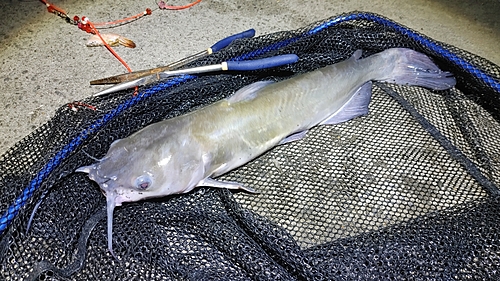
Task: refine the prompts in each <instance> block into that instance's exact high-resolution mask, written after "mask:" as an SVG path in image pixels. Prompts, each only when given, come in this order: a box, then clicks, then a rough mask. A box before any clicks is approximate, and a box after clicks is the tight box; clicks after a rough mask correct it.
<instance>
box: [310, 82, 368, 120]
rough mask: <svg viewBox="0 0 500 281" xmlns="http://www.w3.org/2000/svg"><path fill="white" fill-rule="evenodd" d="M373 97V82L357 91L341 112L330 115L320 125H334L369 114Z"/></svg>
mask: <svg viewBox="0 0 500 281" xmlns="http://www.w3.org/2000/svg"><path fill="white" fill-rule="evenodd" d="M371 97H372V82H371V81H368V82H366V83H365V84H363V85H362V86H361V87H359V89H357V90H356V92H355V93H354V95H353V96H352V97H351V99H349V100H348V101H347V102H346V103H345V104H344V105H343V106H342V107H341V108H340V109H339V110H337V111H336V112H335V113H334V114H332V115H330V116H329V117H328V118H326V119H325V120H324V121H322V122H321V123H319V124H320V125H334V124H339V123H342V122H346V121H349V120H351V119H354V118H356V117H358V116H363V115H366V114H368V105H369V104H370V100H371Z"/></svg>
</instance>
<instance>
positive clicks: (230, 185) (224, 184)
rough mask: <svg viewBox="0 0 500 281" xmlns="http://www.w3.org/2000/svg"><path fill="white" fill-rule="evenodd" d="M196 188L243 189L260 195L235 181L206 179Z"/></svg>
mask: <svg viewBox="0 0 500 281" xmlns="http://www.w3.org/2000/svg"><path fill="white" fill-rule="evenodd" d="M196 186H208V187H217V188H227V189H241V190H245V191H246V192H250V193H259V192H257V191H256V190H255V189H253V188H251V187H248V186H244V185H242V184H241V183H239V182H234V181H218V180H214V179H211V178H206V179H203V180H201V181H200V182H199V183H198V184H197V185H196Z"/></svg>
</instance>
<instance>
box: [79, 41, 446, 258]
mask: <svg viewBox="0 0 500 281" xmlns="http://www.w3.org/2000/svg"><path fill="white" fill-rule="evenodd" d="M360 55H361V53H360V52H356V53H355V55H354V56H353V57H352V58H350V59H348V60H346V61H344V62H340V63H337V64H334V65H330V66H327V67H324V68H321V69H318V70H316V71H312V72H309V73H305V74H301V75H297V76H295V77H293V78H291V79H289V80H285V81H282V82H277V83H267V82H258V83H256V84H252V85H250V86H247V87H245V88H244V89H242V90H240V91H238V92H237V93H236V94H234V95H233V96H231V97H229V98H227V99H223V100H221V101H218V102H216V103H213V104H211V105H209V106H206V107H203V108H201V109H198V110H195V111H193V112H191V113H188V114H185V115H181V116H178V117H175V118H171V119H168V120H164V121H161V122H158V123H155V124H152V125H150V126H147V127H146V128H144V129H143V130H140V131H138V132H136V133H134V134H133V135H131V136H129V137H128V138H125V139H121V140H117V141H115V142H114V143H113V144H112V145H111V147H110V149H109V151H108V153H107V154H106V156H105V157H104V158H103V159H101V161H99V162H98V163H96V164H93V165H91V166H86V167H82V168H80V169H78V170H77V171H82V172H87V173H89V177H90V178H91V179H92V180H94V181H96V182H97V183H99V185H100V186H101V188H102V189H103V190H104V191H105V192H106V196H107V197H108V215H109V216H111V215H112V210H113V208H114V205H120V204H121V203H122V202H128V201H138V200H141V199H144V198H150V197H160V196H166V195H169V194H176V193H185V192H189V191H190V190H192V189H193V188H195V187H196V186H215V187H225V188H243V189H247V188H246V187H244V186H242V185H240V184H238V183H231V182H221V181H216V180H213V179H212V178H213V177H217V176H219V175H221V174H224V173H226V172H228V171H230V170H232V169H234V168H236V167H239V166H241V165H243V164H245V163H247V162H249V161H251V160H252V159H254V158H256V157H257V156H259V155H261V154H262V153H264V152H266V151H267V150H269V149H271V148H272V147H274V146H276V145H278V144H280V143H285V142H288V141H294V140H297V139H300V138H301V137H302V136H303V135H304V133H305V132H307V130H308V129H310V128H312V127H314V126H316V125H319V124H336V123H340V122H343V121H347V120H349V119H352V118H354V117H356V116H360V115H364V114H366V113H367V112H368V104H369V101H370V92H371V84H369V83H367V82H369V81H373V80H376V81H388V82H395V83H399V84H411V85H419V86H424V87H428V88H433V89H447V88H450V87H452V86H453V85H454V84H455V80H454V78H453V77H451V75H450V74H449V73H447V72H442V71H440V70H439V69H438V68H437V66H435V65H434V64H433V63H432V62H431V61H430V60H429V59H428V58H427V57H426V56H425V55H423V54H420V53H417V52H415V51H412V50H409V49H389V50H386V51H384V52H381V53H378V54H375V55H373V56H370V57H368V58H365V59H359V56H360ZM247 190H249V189H247ZM111 205H112V206H111ZM111 219H112V217H110V218H108V223H109V224H108V227H109V229H108V230H109V231H111V225H110V222H109V220H111ZM109 237H111V234H110V233H109ZM109 240H111V239H109ZM108 243H111V241H108ZM109 248H110V250H111V244H109Z"/></svg>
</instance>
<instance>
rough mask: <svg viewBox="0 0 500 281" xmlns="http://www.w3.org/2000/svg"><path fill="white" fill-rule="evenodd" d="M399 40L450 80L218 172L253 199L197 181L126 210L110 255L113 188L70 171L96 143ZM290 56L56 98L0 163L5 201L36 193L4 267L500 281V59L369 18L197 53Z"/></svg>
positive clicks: (381, 95)
mask: <svg viewBox="0 0 500 281" xmlns="http://www.w3.org/2000/svg"><path fill="white" fill-rule="evenodd" d="M317 27H322V28H321V29H318V28H317ZM390 47H409V48H412V49H415V50H418V51H421V52H423V53H426V54H428V55H429V56H431V57H432V58H433V59H434V60H435V61H436V62H437V63H438V64H439V66H440V67H441V68H442V69H444V70H448V71H451V72H452V73H453V74H454V75H455V76H456V78H457V81H458V84H457V86H456V87H455V88H453V89H452V90H448V91H440V92H433V91H428V90H425V89H423V88H419V87H405V86H394V85H389V84H375V86H374V95H373V101H372V103H371V105H370V114H369V115H368V116H366V117H362V118H357V119H354V120H352V121H349V122H347V123H344V124H341V125H336V126H323V127H317V128H315V129H313V130H311V131H310V132H309V133H308V135H307V137H306V138H305V139H303V140H301V141H298V142H293V143H290V144H287V145H282V146H279V147H276V148H275V149H273V150H271V151H269V152H268V153H266V154H265V155H263V156H261V157H259V158H258V159H256V160H255V161H253V162H251V163H249V164H247V165H245V166H243V167H241V168H240V169H238V170H235V171H232V172H230V173H229V174H227V175H224V176H223V178H226V179H231V180H237V181H240V182H242V183H244V184H246V185H248V186H250V187H253V188H255V189H257V190H259V191H260V192H261V193H260V194H257V195H252V194H248V193H242V192H240V193H233V192H230V191H227V190H220V189H212V188H198V189H196V190H195V191H193V192H191V193H189V194H186V195H179V196H170V197H165V198H159V199H157V200H147V201H143V202H136V203H130V204H125V205H124V206H121V207H118V208H116V210H115V215H114V227H113V234H114V237H113V244H114V250H115V253H116V254H117V256H118V257H119V259H120V261H117V260H116V259H114V258H113V257H112V256H111V254H110V253H109V252H108V250H107V247H106V241H107V238H106V219H105V208H104V207H105V197H104V196H103V194H102V193H101V192H100V190H99V187H98V186H97V184H95V183H94V182H93V181H90V180H89V179H88V178H87V176H86V175H85V174H82V173H74V172H73V171H74V170H75V168H77V167H80V166H83V165H88V164H91V163H93V162H94V160H93V159H92V158H91V157H89V156H93V157H96V158H100V157H102V156H103V155H104V154H105V153H106V151H107V150H108V147H109V145H110V143H111V142H112V141H113V140H116V139H119V138H124V137H127V136H128V135H129V134H131V133H133V132H135V131H137V130H139V129H141V128H143V127H144V126H146V125H148V124H151V123H153V122H157V121H159V120H162V119H165V118H169V117H172V116H176V115H179V114H183V113H185V112H188V111H190V110H193V109H194V108H197V107H200V106H203V105H205V104H208V103H210V102H213V101H216V100H218V99H220V98H223V97H226V96H228V95H230V94H231V93H233V92H234V91H235V90H236V89H239V88H241V87H242V86H244V85H247V84H249V83H252V82H254V81H257V80H270V79H274V80H280V79H286V78H288V77H290V76H291V75H293V74H296V73H300V72H306V71H311V70H313V69H316V68H318V67H321V66H325V65H328V64H332V63H335V62H338V61H340V60H344V59H346V58H348V57H349V56H350V55H351V54H352V53H353V52H354V51H355V50H357V49H362V50H363V51H364V56H368V55H370V54H373V53H375V52H379V51H382V50H384V49H387V48H390ZM285 53H295V54H297V55H298V56H299V57H300V60H299V62H298V63H295V64H293V65H289V66H285V67H280V68H274V69H270V70H262V71H254V72H251V73H229V74H220V73H219V74H215V75H204V76H199V77H196V78H195V77H183V78H182V79H177V80H178V81H185V82H182V83H175V82H166V83H161V84H158V85H155V86H153V88H150V89H149V90H146V92H147V93H153V94H150V95H149V94H148V95H146V94H140V95H139V96H137V97H133V96H132V91H129V92H122V93H119V94H114V95H109V96H105V97H96V98H89V99H86V100H84V101H82V102H84V103H87V104H91V105H93V106H95V107H96V108H97V110H96V111H94V110H91V109H89V108H86V107H80V108H79V109H78V110H76V111H75V110H73V109H71V108H69V107H68V106H63V107H61V108H60V109H59V110H58V112H57V113H56V115H55V117H54V118H52V120H50V121H49V122H48V123H47V124H45V125H43V126H42V127H40V128H38V129H37V130H36V131H35V132H33V133H32V134H30V135H29V136H27V137H26V138H25V139H23V140H22V141H21V142H19V143H18V144H16V145H15V146H14V147H12V148H11V149H10V150H9V151H7V152H6V153H5V154H4V155H3V156H2V157H1V158H0V185H1V190H2V196H1V198H0V211H1V212H2V213H1V214H4V213H5V214H7V213H8V212H9V210H11V211H12V208H13V207H12V206H14V205H15V204H16V202H17V203H19V202H21V201H23V202H24V201H26V204H25V205H24V206H23V207H20V208H19V211H18V212H17V211H13V213H12V214H11V215H8V216H9V217H10V218H13V221H12V223H11V224H10V225H9V226H8V227H7V228H6V229H5V230H4V231H3V233H2V234H1V236H0V238H1V240H0V279H2V280H19V279H23V280H24V279H27V280H66V279H68V280H88V279H91V280H172V279H187V280H209V279H215V280H315V279H322V280H335V279H339V280H373V279H377V280H434V279H440V280H450V279H451V280H453V279H454V280H499V279H500V272H499V270H498V268H499V264H500V230H499V228H498V225H499V223H500V218H499V215H498V214H499V213H500V202H499V199H498V189H497V187H496V186H497V185H498V184H499V183H500V176H499V172H500V124H499V120H500V110H499V108H500V92H498V88H497V90H495V88H494V87H493V86H492V85H498V83H499V77H500V68H499V67H498V66H496V65H494V64H492V63H491V62H489V61H487V60H485V59H482V58H480V57H478V56H475V55H473V54H471V53H468V52H466V51H463V50H460V49H458V48H455V47H452V46H448V45H445V44H442V43H439V42H435V41H433V40H431V39H429V38H426V37H424V36H422V35H419V34H417V33H415V32H414V31H411V30H409V29H406V28H404V27H401V26H399V25H397V24H395V23H392V22H390V21H387V20H385V19H384V18H381V17H378V16H376V15H373V14H364V13H354V14H347V15H342V16H339V17H334V18H331V19H328V20H325V21H323V22H320V23H316V24H313V25H310V26H308V27H305V28H303V29H300V30H296V31H289V32H279V33H274V34H269V35H265V36H261V37H258V38H254V39H244V40H239V41H236V42H235V43H233V44H232V45H231V46H229V47H228V48H226V49H224V50H222V51H220V52H217V53H215V54H213V55H211V56H208V57H206V58H203V59H201V60H199V61H197V62H195V63H193V64H192V66H194V65H207V64H212V63H219V62H221V61H224V60H228V59H232V58H235V57H240V56H244V57H245V56H246V57H249V58H255V57H259V56H260V57H265V56H273V55H276V54H285ZM450 54H451V58H452V59H450ZM177 80H175V81H177ZM169 83H170V84H169ZM148 91H149V92H148ZM143 95H144V96H143ZM131 100H133V102H131ZM16 198H17V199H16ZM40 199H43V200H40ZM37 203H40V204H39V207H38V209H37V210H36V212H34V217H33V220H32V223H31V227H30V229H29V231H28V232H27V227H28V221H29V218H30V216H31V214H32V213H33V210H34V208H35V206H36V205H37ZM16 213H17V215H16ZM1 214H0V215H1ZM3 220H4V221H1V222H2V223H3V222H5V216H4V219H3ZM9 220H10V219H9Z"/></svg>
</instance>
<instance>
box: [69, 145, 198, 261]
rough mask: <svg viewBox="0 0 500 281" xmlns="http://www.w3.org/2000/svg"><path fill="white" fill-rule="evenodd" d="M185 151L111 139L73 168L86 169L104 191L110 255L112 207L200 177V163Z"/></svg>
mask: <svg viewBox="0 0 500 281" xmlns="http://www.w3.org/2000/svg"><path fill="white" fill-rule="evenodd" d="M187 151H192V150H187ZM173 152H176V153H175V155H174V153H173ZM188 155H190V153H188V152H186V153H178V149H173V148H170V147H168V146H167V147H163V148H162V149H161V151H159V150H156V151H151V148H150V147H149V148H148V147H147V143H141V144H134V145H130V144H128V145H127V140H126V139H123V140H118V141H115V142H114V143H113V144H112V145H111V147H110V149H109V150H108V153H107V154H106V155H105V156H104V157H103V158H102V159H100V160H98V161H97V162H96V163H94V164H91V165H89V166H83V167H80V168H78V169H76V172H83V173H87V174H88V177H89V178H90V179H91V180H93V181H95V182H96V183H97V184H98V185H99V186H100V188H101V190H102V191H103V192H104V193H105V195H106V202H107V216H108V249H109V251H110V252H111V254H112V255H113V256H115V255H114V253H113V249H112V245H111V243H112V223H113V210H114V208H115V207H116V206H120V205H122V203H123V202H135V201H139V200H143V199H146V198H153V197H161V196H166V195H170V194H176V193H183V192H188V191H189V190H190V187H191V189H192V187H194V186H195V185H196V183H197V182H198V181H200V180H201V179H200V178H199V177H200V173H201V172H202V171H203V167H201V166H200V165H199V164H197V165H196V164H194V163H196V162H197V161H192V160H191V161H190V160H189V159H187V158H186V157H188ZM115 257H116V256H115Z"/></svg>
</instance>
